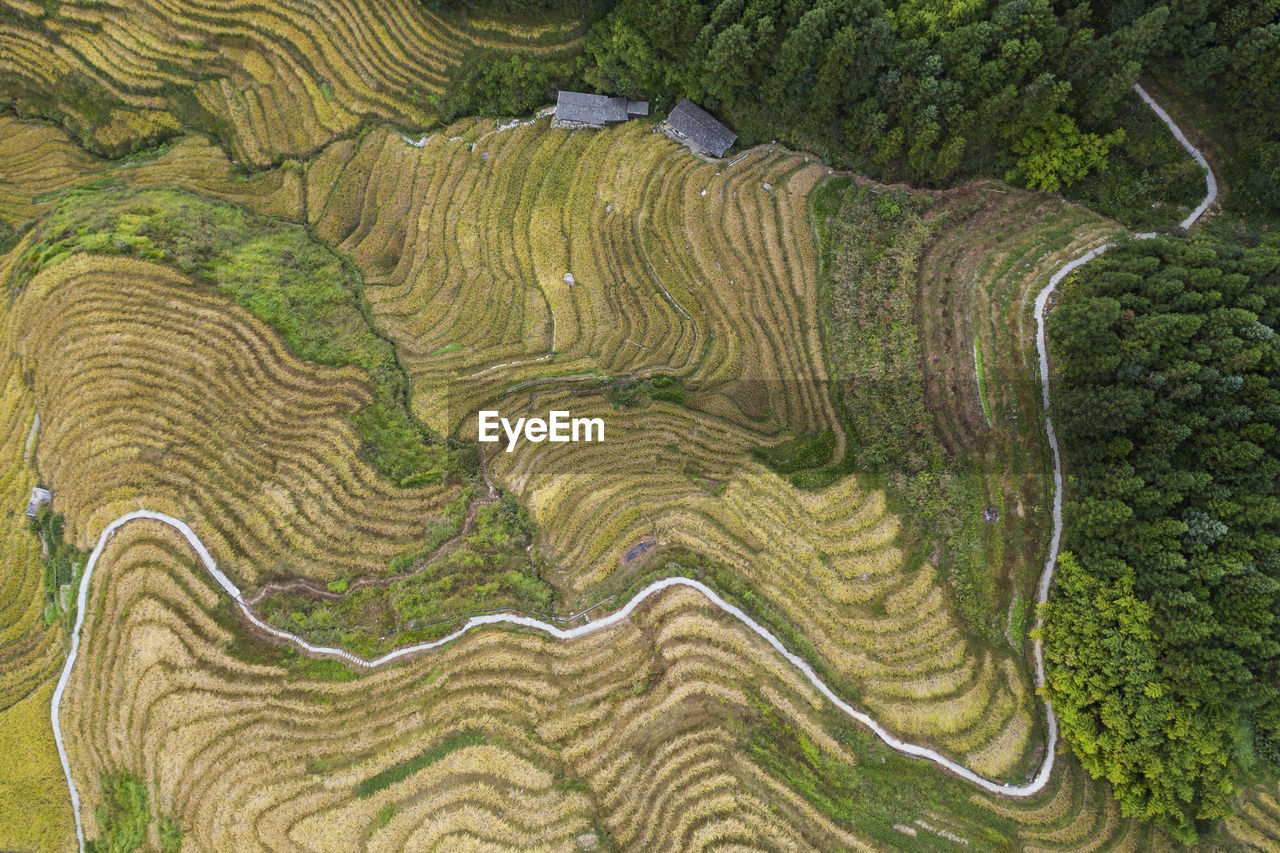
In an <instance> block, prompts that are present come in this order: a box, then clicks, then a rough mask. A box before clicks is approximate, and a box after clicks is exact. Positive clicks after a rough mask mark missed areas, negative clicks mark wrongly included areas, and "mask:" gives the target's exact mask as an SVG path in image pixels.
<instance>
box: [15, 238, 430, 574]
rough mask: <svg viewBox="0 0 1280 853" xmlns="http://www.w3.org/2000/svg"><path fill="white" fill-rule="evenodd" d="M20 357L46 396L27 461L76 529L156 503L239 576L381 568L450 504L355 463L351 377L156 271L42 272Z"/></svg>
mask: <svg viewBox="0 0 1280 853" xmlns="http://www.w3.org/2000/svg"><path fill="white" fill-rule="evenodd" d="M16 310H17V311H18V312H19V313H20V314H21V316H22V322H21V323H20V325H19V326H18V327H17V329H16V332H17V349H18V354H19V356H20V358H21V359H22V360H23V361H22V363H23V364H24V365H25V367H26V369H27V370H30V371H31V372H32V374H33V376H34V384H35V393H36V397H37V399H39V400H40V401H41V417H42V423H41V440H40V445H39V451H38V454H37V461H38V464H39V467H40V471H41V474H42V475H43V477H44V479H45V481H46V482H47V483H48V484H49V486H50V488H52V489H53V490H54V491H55V492H56V493H58V494H59V499H58V504H59V511H61V512H63V513H65V515H66V516H67V519H68V525H69V528H70V530H71V532H72V535H74V536H76V537H77V539H78V541H80V542H81V543H82V544H86V545H87V544H88V543H89V542H90V541H91V537H93V536H95V535H96V532H97V530H98V529H100V528H101V527H102V526H103V525H105V524H106V523H107V521H109V520H111V519H112V518H114V517H115V516H117V515H120V514H121V512H123V511H127V510H128V509H134V508H138V507H140V506H146V507H148V508H153V509H154V508H161V507H163V508H165V509H166V511H170V512H172V513H173V514H176V515H179V516H180V517H182V518H185V519H188V520H189V523H193V524H194V526H195V527H196V528H197V529H198V530H200V531H201V536H202V537H203V538H204V539H205V540H206V542H208V544H209V546H210V547H211V548H212V549H213V551H214V552H215V553H216V554H218V559H219V560H220V561H221V562H222V563H223V564H224V565H226V566H228V567H229V568H230V569H231V570H232V571H233V572H234V573H235V574H236V575H237V576H239V577H240V578H242V579H243V580H244V581H245V582H246V583H247V584H249V585H254V584H256V583H259V582H260V581H261V580H262V579H263V578H265V577H270V576H275V575H286V576H306V577H314V578H318V579H322V580H332V579H334V578H336V577H338V576H339V575H350V574H372V573H378V572H380V571H381V570H382V569H383V568H384V567H385V566H386V565H387V563H389V562H390V560H391V558H392V557H394V556H395V555H397V554H398V553H400V552H402V551H405V550H408V549H409V548H410V547H412V546H413V545H415V544H416V543H417V542H418V541H419V540H420V539H421V538H422V537H423V531H424V530H425V529H426V528H427V527H428V526H429V524H430V522H431V521H432V520H434V519H435V518H437V517H438V516H439V515H441V514H442V513H443V510H444V506H445V504H446V503H447V502H448V500H451V499H452V498H453V495H452V493H451V492H450V491H448V490H447V489H446V488H445V487H437V488H424V489H399V488H396V487H394V486H392V485H390V484H389V483H388V482H386V481H385V480H384V479H382V478H380V477H378V475H377V473H376V472H375V471H374V470H373V469H372V468H371V467H369V466H368V465H367V464H365V463H363V462H361V461H360V460H358V459H357V458H356V447H357V444H358V441H357V439H356V437H355V435H354V433H353V429H352V427H351V426H350V424H349V423H348V421H347V419H346V418H345V417H344V416H345V415H346V414H348V413H349V412H351V411H353V410H354V409H356V408H358V407H359V406H360V405H361V404H362V403H364V402H365V401H366V400H367V398H368V396H369V390H368V384H367V378H365V376H364V374H363V373H362V372H361V371H358V370H356V369H354V368H347V369H334V368H323V367H318V366H315V365H311V364H307V363H304V362H299V361H298V360H297V359H296V358H294V357H293V356H292V355H291V354H289V353H288V352H287V351H286V350H285V349H284V347H283V345H282V344H281V343H280V341H279V338H278V337H277V336H276V335H275V334H274V332H272V331H271V330H270V329H269V328H267V327H266V326H265V325H264V324H262V323H261V322H259V321H257V320H256V319H255V318H253V317H252V316H251V315H249V314H248V312H247V311H244V310H243V309H240V308H237V307H234V306H233V305H231V304H230V303H229V301H228V300H227V299H226V298H225V297H222V296H220V295H216V294H212V293H209V292H208V291H207V290H206V289H204V288H200V287H197V286H194V285H193V284H192V283H190V282H188V281H186V280H184V279H183V277H182V276H180V275H179V274H177V273H175V272H171V271H170V270H168V269H165V268H162V267H158V266H156V265H154V264H146V263H142V262H139V261H136V260H133V259H127V258H103V257H98V256H93V255H82V256H76V257H73V258H71V259H69V260H66V261H64V262H62V263H61V264H59V265H58V266H56V267H53V268H52V269H50V270H47V271H45V272H43V273H41V274H40V275H38V276H36V277H35V278H34V279H33V280H32V281H31V282H30V283H29V284H28V285H27V287H26V288H25V290H24V291H23V293H22V296H21V297H20V298H19V302H18V305H17V308H16Z"/></svg>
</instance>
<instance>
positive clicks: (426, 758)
mask: <svg viewBox="0 0 1280 853" xmlns="http://www.w3.org/2000/svg"><path fill="white" fill-rule="evenodd" d="M488 740H489V739H488V737H487V736H486V735H485V734H484V733H482V732H464V733H462V734H459V735H454V736H453V737H450V738H446V739H445V740H443V741H441V742H440V743H438V744H436V745H435V746H433V747H431V748H430V749H426V750H423V751H422V752H420V753H418V754H417V755H415V756H414V757H413V758H410V759H408V760H407V761H402V762H400V763H399V764H393V765H392V766H390V767H388V768H387V769H386V770H383V771H382V772H381V773H376V774H374V775H373V776H370V777H369V778H367V779H362V780H360V781H359V782H357V783H356V786H355V790H354V793H355V795H356V796H357V797H372V796H373V795H374V794H376V793H378V792H379V791H384V790H386V789H387V788H389V787H391V786H392V785H394V784H395V783H396V782H403V781H404V780H405V779H408V778H409V777H410V776H412V775H413V774H415V773H419V772H421V771H422V770H425V769H426V768H427V767H430V766H431V765H432V764H434V763H436V762H437V761H439V760H440V759H442V758H444V757H445V756H446V755H448V754H449V753H451V752H455V751H457V750H459V749H463V748H464V747H468V746H478V745H480V744H483V743H488Z"/></svg>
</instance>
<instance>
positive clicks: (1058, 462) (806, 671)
mask: <svg viewBox="0 0 1280 853" xmlns="http://www.w3.org/2000/svg"><path fill="white" fill-rule="evenodd" d="M1133 88H1134V90H1135V91H1136V92H1137V93H1138V95H1139V96H1140V97H1141V98H1142V99H1143V100H1144V101H1145V102H1146V103H1147V104H1148V105H1149V106H1150V107H1151V108H1152V109H1153V110H1154V111H1155V113H1156V115H1157V116H1159V117H1160V120H1161V121H1163V122H1164V123H1165V124H1166V125H1167V126H1168V127H1169V129H1170V131H1172V133H1173V135H1174V137H1175V138H1176V139H1177V140H1178V142H1179V143H1180V144H1181V145H1182V147H1183V148H1185V149H1186V150H1187V151H1188V152H1189V153H1190V154H1191V156H1192V157H1193V158H1194V159H1195V161H1196V162H1197V163H1199V164H1200V166H1201V167H1202V168H1203V169H1204V170H1205V184H1206V194H1205V198H1204V201H1202V202H1201V203H1200V206H1199V207H1197V208H1196V209H1195V210H1194V211H1192V213H1191V214H1190V215H1189V216H1188V217H1187V218H1186V219H1184V220H1183V221H1182V222H1181V223H1180V227H1182V228H1183V229H1186V228H1189V227H1190V226H1191V225H1192V224H1194V223H1195V221H1196V220H1197V219H1199V218H1200V216H1202V215H1203V214H1204V212H1205V210H1207V209H1208V207H1209V205H1211V204H1212V203H1213V202H1214V200H1216V199H1217V197H1218V182H1217V180H1216V179H1215V177H1214V174H1213V170H1212V169H1211V168H1210V167H1209V164H1208V161H1206V160H1205V158H1204V155H1203V154H1201V153H1200V151H1198V150H1197V149H1196V148H1195V146H1193V145H1192V144H1191V143H1190V142H1188V141H1187V138H1186V137H1185V136H1184V135H1183V134H1182V131H1181V130H1179V129H1178V126H1177V125H1176V124H1174V122H1173V119H1171V118H1170V117H1169V114H1168V113H1166V112H1165V111H1164V110H1163V109H1161V108H1160V106H1159V105H1158V104H1156V102H1155V101H1153V100H1152V99H1151V96H1150V95H1148V94H1147V93H1146V91H1144V90H1143V88H1142V87H1141V86H1139V85H1138V84H1136V83H1135V84H1134V87H1133ZM1155 236H1156V235H1155V234H1153V233H1144V234H1135V235H1134V239H1139V240H1142V239H1149V238H1151V237H1155ZM1113 245H1115V244H1114V243H1108V244H1106V245H1103V246H1099V247H1098V248H1096V249H1091V250H1090V251H1088V252H1085V253H1084V254H1083V255H1080V256H1079V257H1077V258H1074V259H1073V260H1071V261H1068V262H1067V263H1065V264H1063V265H1062V267H1060V268H1059V269H1058V271H1057V272H1055V273H1054V274H1053V276H1052V277H1051V278H1050V279H1049V283H1048V284H1047V285H1045V287H1044V288H1043V289H1042V290H1041V291H1040V293H1039V294H1038V295H1037V296H1036V301H1035V319H1036V350H1037V352H1038V354H1039V357H1040V384H1041V392H1042V400H1043V404H1044V409H1045V421H1044V428H1045V436H1046V438H1047V439H1048V441H1049V447H1050V449H1051V450H1052V451H1053V534H1052V536H1051V538H1050V541H1049V554H1048V559H1047V560H1046V563H1045V568H1044V572H1043V573H1042V574H1041V576H1040V583H1039V585H1038V588H1037V594H1036V601H1037V603H1039V604H1044V603H1045V602H1047V601H1048V600H1049V586H1050V584H1051V583H1052V581H1053V570H1054V566H1055V564H1056V563H1057V560H1058V551H1059V548H1060V545H1061V541H1062V457H1061V454H1060V453H1059V450H1058V436H1057V433H1056V432H1054V429H1053V420H1052V419H1051V418H1050V417H1049V414H1048V413H1049V355H1048V346H1047V337H1046V334H1045V311H1046V309H1047V307H1048V303H1049V299H1050V297H1051V296H1052V295H1053V292H1054V291H1055V290H1056V289H1057V287H1058V284H1059V283H1061V282H1062V280H1063V279H1064V278H1066V277H1067V276H1068V275H1070V274H1071V273H1072V272H1074V271H1075V270H1077V269H1079V268H1080V267H1082V266H1084V265H1085V264H1086V263H1088V262H1089V261H1091V260H1093V259H1095V258H1097V257H1098V256H1100V255H1101V254H1102V253H1103V252H1105V251H1107V249H1109V248H1111V246H1113ZM139 520H150V521H158V522H162V523H164V524H167V525H169V526H170V527H172V528H173V529H174V530H176V531H178V532H179V533H180V534H182V536H183V538H185V539H186V540H187V543H188V544H189V545H190V546H191V548H192V550H194V551H195V552H196V554H197V556H199V558H200V562H201V563H203V564H204V567H205V570H206V571H208V572H209V574H210V575H211V576H212V577H213V579H214V580H215V581H217V583H218V585H219V586H220V587H222V589H223V591H224V592H226V593H227V595H229V596H230V597H231V599H232V600H233V601H235V602H236V604H238V605H239V606H240V610H241V612H242V613H243V614H244V616H245V618H246V619H248V620H249V621H250V622H251V623H253V625H254V626H256V627H257V628H259V629H260V630H262V631H265V632H266V633H268V634H271V635H272V636H274V637H277V638H279V639H281V640H284V641H285V642H287V643H290V644H292V645H293V646H295V647H297V648H299V649H301V650H303V651H305V652H307V653H309V654H312V655H317V656H322V657H329V658H337V659H340V660H345V661H347V662H348V663H351V664H352V665H354V666H358V667H361V668H365V669H371V668H373V667H378V666H382V665H383V664H387V663H391V662H392V661H396V660H399V659H400V658H403V657H407V656H409V655H414V654H418V653H420V652H425V651H430V650H433V649H438V648H440V647H441V646H444V645H447V644H448V643H451V642H453V641H454V640H456V639H458V638H460V637H462V636H463V635H464V634H466V633H467V632H469V631H471V630H472V629H475V628H480V627H483V626H486V625H516V626H520V627H523V628H531V629H533V630H536V631H541V632H543V633H544V634H548V635H550V636H552V637H554V638H556V639H557V640H575V639H577V638H579V637H585V636H587V635H588V634H594V633H596V632H598V631H606V630H608V629H610V628H613V627H615V626H616V625H618V624H619V623H621V622H623V621H624V620H626V619H627V618H628V617H629V616H630V615H631V614H632V612H634V611H635V609H636V608H637V607H639V606H640V605H641V604H643V603H644V602H645V601H646V600H647V599H649V598H651V597H652V596H654V595H657V594H658V593H660V592H662V591H663V590H665V589H669V588H671V587H676V586H683V587H688V588H689V589H693V590H697V591H698V592H699V593H701V594H702V595H703V597H705V598H706V599H707V600H708V601H709V602H710V603H711V604H713V605H715V606H716V607H718V608H719V609H720V610H721V611H722V612H724V613H727V614H728V615H730V616H732V617H734V618H735V619H737V620H738V621H739V622H741V623H742V624H743V625H745V626H746V627H747V628H749V629H750V630H751V631H752V632H753V633H754V634H756V635H757V636H759V637H760V638H761V639H763V640H764V641H765V642H766V643H768V644H769V645H770V646H771V647H773V649H774V650H775V651H776V652H777V653H778V654H779V655H781V656H782V657H783V658H784V659H786V661H787V662H788V663H790V664H791V665H792V666H794V667H795V668H796V669H797V670H799V671H800V673H801V675H803V676H804V677H805V679H806V680H807V681H808V682H809V683H810V684H811V685H812V686H813V687H814V688H815V689H816V690H817V691H818V692H819V693H821V694H822V695H823V696H825V697H826V698H827V699H828V700H830V702H831V704H833V705H835V706H836V707H837V708H839V709H840V710H841V711H842V712H843V713H844V714H846V715H847V716H849V717H850V718H851V719H854V720H856V721H858V722H859V723H861V724H862V725H864V726H866V727H867V728H868V729H870V730H871V731H872V732H873V733H874V734H875V735H876V737H878V738H880V740H881V741H883V742H884V743H885V744H886V745H887V746H889V747H890V748H891V749H893V750H895V751H897V752H900V753H902V754H903V755H909V756H912V757H914V758H923V759H925V760H927V761H932V762H933V763H934V764H937V765H938V766H939V767H942V768H943V769H945V770H947V771H949V772H951V773H953V774H955V775H956V776H959V777H960V778H962V779H965V780H967V781H969V782H972V783H973V784H974V785H977V786H978V787H979V788H982V789H983V790H985V791H987V792H989V793H992V794H1001V795H1004V796H1008V797H1030V796H1032V795H1034V794H1036V793H1039V792H1040V791H1041V790H1042V789H1043V788H1044V786H1045V785H1046V784H1047V783H1048V781H1049V776H1050V775H1051V774H1052V772H1053V766H1054V763H1055V761H1056V759H1057V746H1058V718H1057V715H1055V714H1054V712H1053V705H1052V703H1051V702H1049V700H1048V699H1045V700H1044V707H1045V716H1046V719H1047V722H1048V730H1049V737H1048V744H1047V749H1046V751H1045V757H1044V759H1043V761H1042V762H1041V764H1040V769H1039V770H1037V771H1036V774H1035V776H1034V777H1033V778H1032V779H1031V780H1030V781H1029V782H1026V783H1024V784H1021V785H1014V784H1008V783H1002V782H994V781H992V780H990V779H987V778H985V777H983V776H980V775H979V774H977V773H975V772H973V771H972V770H970V769H969V768H967V767H965V766H963V765H961V764H959V763H957V762H955V761H953V760H951V759H950V758H947V757H946V756H945V755H942V754H941V753H939V752H937V751H936V750H933V749H930V748H928V747H925V746H920V745H918V744H914V743H908V742H906V741H902V740H899V739H898V738H896V737H894V736H893V734H892V733H890V732H889V730H888V729H886V728H885V727H884V726H882V725H881V724H880V723H878V722H876V720H875V719H873V718H872V717H871V716H870V715H868V714H866V713H865V712H863V711H859V710H858V709H857V708H855V707H853V706H852V705H850V704H849V703H848V702H846V701H845V700H844V699H842V698H840V696H839V695H837V694H836V692H835V691H834V690H832V689H831V688H830V687H829V686H828V685H827V683H826V682H825V681H823V680H822V679H821V678H819V677H818V674H817V672H816V671H815V670H814V668H813V667H812V666H811V665H810V664H809V663H808V662H807V661H805V660H804V658H802V657H800V656H799V655H797V654H795V653H793V652H791V651H789V650H788V649H787V647H786V646H785V645H784V644H783V642H782V641H781V640H779V639H778V638H777V636H775V635H774V634H773V633H772V632H770V631H769V630H768V629H767V628H765V627H764V626H762V625H761V624H760V623H759V622H757V621H755V620H754V619H752V618H751V617H750V616H749V615H748V614H747V613H745V612H744V611H743V610H742V609H740V608H738V607H736V606H735V605H733V604H730V603H729V602H727V601H725V600H724V599H723V598H721V597H720V595H719V594H718V593H716V591H715V590H713V589H711V588H710V587H709V586H707V585H706V584H704V583H702V582H701V581H697V580H694V579H693V578H686V577H672V578H665V579H663V580H659V581H655V582H653V583H651V584H649V585H648V586H646V587H645V588H644V589H642V590H640V591H639V592H638V593H636V594H635V596H634V597H632V599H631V600H630V601H628V602H627V603H626V605H625V606H623V607H622V608H621V609H620V610H617V611H615V612H613V613H610V614H609V615H608V616H604V617H601V618H600V619H598V620H596V621H595V622H589V623H587V624H585V625H580V626H578V627H576V628H560V627H558V626H556V625H552V624H551V623H549V622H544V621H542V620H540V619H534V618H532V617H530V616H518V615H516V614H513V613H492V614H484V615H479V616H472V617H471V618H469V619H467V621H466V622H465V623H464V624H463V626H462V627H461V628H459V629H458V630H457V631H454V632H453V633H452V634H449V635H448V636H447V637H443V638H441V639H439V640H434V641H432V642H429V643H417V644H414V645H411V646H405V647H403V648H399V649H396V650H394V651H391V652H388V653H387V654H385V655H382V656H381V657H378V658H374V659H372V660H367V659H365V658H362V657H359V656H358V655H354V654H352V653H351V652H348V651H346V650H345V649H340V648H335V647H333V646H316V645H313V644H311V643H308V642H307V641H306V640H304V639H303V638H302V637H299V636H298V635H296V634H291V633H289V632H288V631H282V630H280V629H279V628H276V627H275V626H273V625H269V624H267V623H266V622H264V621H263V620H262V619H259V618H258V616H257V615H255V614H254V612H253V611H252V610H251V609H250V608H249V605H248V604H247V603H246V602H245V600H244V596H243V595H242V593H241V591H240V588H239V587H238V586H236V585H235V584H234V583H233V582H232V581H231V579H230V578H229V577H227V576H226V574H225V573H224V572H223V571H222V570H221V569H219V568H218V565H217V563H216V562H215V561H214V559H213V555H212V554H210V553H209V549H208V548H206V547H205V544H204V543H203V542H201V541H200V537H199V536H197V535H196V533H195V531H194V530H192V529H191V527H190V525H188V524H187V523H186V522H184V521H182V520H181V519H178V518H174V517H173V516H171V515H166V514H165V513H162V512H154V511H151V510H145V509H141V510H135V511H133V512H129V513H126V514H124V515H122V516H120V517H119V518H117V519H116V520H115V521H112V522H111V523H110V524H108V525H107V526H106V528H105V529H104V530H103V531H102V534H101V536H99V537H98V544H97V546H96V547H95V548H94V549H93V553H92V554H91V555H90V556H89V562H88V563H87V564H86V565H85V569H84V576H83V578H82V579H81V581H80V590H79V593H78V594H77V596H76V622H75V626H74V628H73V629H72V632H71V650H70V653H69V654H68V655H67V662H66V664H65V665H64V666H63V668H62V674H61V676H60V677H59V678H58V685H57V687H56V688H55V689H54V691H53V699H52V701H51V702H50V718H51V720H52V722H53V737H54V741H55V743H56V744H57V747H58V757H59V759H61V761H62V771H63V774H64V775H65V776H66V779H67V787H68V789H69V790H70V792H71V807H72V812H73V813H74V815H75V821H76V838H77V840H78V841H79V844H80V850H81V853H83V851H84V849H85V838H84V828H83V825H82V824H81V821H80V793H79V791H78V790H77V789H76V784H75V780H74V779H72V777H71V763H70V760H69V759H68V756H67V750H66V746H65V744H64V742H63V736H62V726H61V724H60V722H59V718H58V717H59V709H60V706H61V703H62V694H63V692H64V691H65V690H66V688H67V683H68V681H69V680H70V678H71V670H72V669H73V668H74V667H75V663H76V659H77V657H78V656H79V652H80V634H81V630H82V629H83V627H84V615H85V611H86V609H87V603H88V596H89V583H90V580H91V579H92V578H93V571H94V569H95V568H96V567H97V565H98V559H99V558H100V557H101V556H102V552H103V551H104V550H105V549H106V547H107V543H108V542H110V541H111V539H112V537H113V536H115V534H116V531H117V530H119V529H120V528H121V527H123V526H124V525H126V524H129V523H131V522H134V521H139ZM1039 624H1040V620H1039V619H1037V620H1036V625H1037V626H1038V625H1039ZM1033 653H1034V656H1035V682H1036V687H1037V689H1039V688H1041V687H1043V686H1044V683H1045V673H1044V648H1043V644H1042V642H1041V641H1040V640H1039V639H1036V640H1035V641H1034V643H1033Z"/></svg>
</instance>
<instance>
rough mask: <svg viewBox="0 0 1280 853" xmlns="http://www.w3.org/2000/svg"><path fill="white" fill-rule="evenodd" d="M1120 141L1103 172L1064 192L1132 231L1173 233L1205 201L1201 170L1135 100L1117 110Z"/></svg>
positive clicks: (1126, 101)
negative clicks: (1122, 135) (1120, 132)
mask: <svg viewBox="0 0 1280 853" xmlns="http://www.w3.org/2000/svg"><path fill="white" fill-rule="evenodd" d="M1116 119H1117V122H1118V123H1119V126H1120V128H1121V129H1122V130H1123V131H1124V139H1123V140H1121V141H1120V142H1119V143H1117V144H1116V145H1114V146H1112V148H1111V153H1110V155H1109V156H1108V158H1107V164H1106V167H1105V168H1103V169H1098V170H1095V171H1093V172H1090V173H1089V174H1088V175H1086V176H1085V177H1084V178H1083V179H1081V180H1080V181H1077V182H1076V183H1074V184H1072V185H1071V186H1070V187H1068V188H1067V189H1066V190H1065V191H1064V192H1065V194H1066V196H1067V197H1068V198H1070V199H1073V200H1075V201H1078V202H1080V203H1081V204H1085V205H1088V206H1089V207H1091V208H1093V209H1094V210H1096V211H1098V212H1099V213H1102V214H1105V215H1107V216H1110V217H1111V218H1113V219H1116V220H1118V221H1120V222H1123V223H1124V224H1125V225H1126V226H1127V227H1129V228H1131V229H1134V230H1139V231H1141V230H1150V229H1152V228H1172V227H1174V226H1176V225H1177V224H1178V223H1179V222H1181V221H1182V220H1183V218H1185V217H1186V215H1187V214H1188V213H1190V212H1191V211H1192V210H1193V209H1194V208H1195V206H1196V205H1198V204H1199V203H1200V199H1201V198H1202V197H1203V196H1204V170H1203V169H1201V168H1200V166H1199V164H1197V163H1196V161H1195V160H1193V159H1191V155H1190V154H1188V153H1187V152H1186V150H1185V149H1183V147H1182V146H1181V145H1180V144H1179V143H1178V140H1176V139H1174V137H1173V134H1172V133H1170V132H1169V128H1168V127H1167V126H1166V125H1165V123H1164V122H1162V121H1161V120H1160V118H1159V117H1158V116H1157V115H1156V114H1155V113H1154V112H1152V110H1151V108H1150V107H1148V106H1147V105H1146V104H1145V103H1143V102H1142V100H1141V99H1140V98H1139V97H1138V96H1137V95H1136V94H1130V95H1127V96H1126V97H1125V99H1124V101H1123V102H1122V103H1121V105H1120V107H1119V108H1118V110H1117V115H1116Z"/></svg>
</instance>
